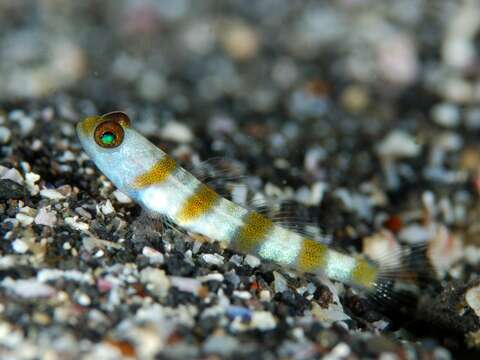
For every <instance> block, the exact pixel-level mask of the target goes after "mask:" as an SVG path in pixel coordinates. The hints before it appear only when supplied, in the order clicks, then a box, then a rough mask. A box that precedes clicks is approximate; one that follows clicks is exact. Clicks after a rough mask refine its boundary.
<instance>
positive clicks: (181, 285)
mask: <svg viewBox="0 0 480 360" xmlns="http://www.w3.org/2000/svg"><path fill="white" fill-rule="evenodd" d="M170 282H171V284H172V286H174V287H176V288H177V289H178V290H180V291H185V292H189V293H191V294H197V293H198V290H199V289H200V287H201V286H202V283H201V282H200V281H199V280H197V279H193V278H186V277H181V276H170Z"/></svg>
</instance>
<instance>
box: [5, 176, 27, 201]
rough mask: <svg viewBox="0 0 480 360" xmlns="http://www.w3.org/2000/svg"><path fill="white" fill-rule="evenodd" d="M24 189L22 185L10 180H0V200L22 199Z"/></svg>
mask: <svg viewBox="0 0 480 360" xmlns="http://www.w3.org/2000/svg"><path fill="white" fill-rule="evenodd" d="M24 194H25V189H24V188H23V186H22V185H20V184H18V183H17V182H15V181H13V180H10V179H1V180H0V200H9V199H15V200H18V199H23V197H24Z"/></svg>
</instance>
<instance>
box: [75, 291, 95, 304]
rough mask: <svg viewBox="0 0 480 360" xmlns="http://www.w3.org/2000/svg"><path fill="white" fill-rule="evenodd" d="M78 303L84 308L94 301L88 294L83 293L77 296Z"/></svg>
mask: <svg viewBox="0 0 480 360" xmlns="http://www.w3.org/2000/svg"><path fill="white" fill-rule="evenodd" d="M77 302H78V303H79V304H80V305H82V306H89V305H90V304H91V302H92V301H91V300H90V297H89V296H88V295H87V294H84V293H81V294H79V295H77Z"/></svg>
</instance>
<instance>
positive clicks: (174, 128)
mask: <svg viewBox="0 0 480 360" xmlns="http://www.w3.org/2000/svg"><path fill="white" fill-rule="evenodd" d="M161 136H162V138H163V139H165V140H170V141H175V142H179V143H189V142H191V141H192V140H193V133H192V131H191V130H190V128H189V127H188V126H186V125H185V124H182V123H179V122H177V121H170V122H169V123H167V124H166V125H165V126H164V127H163V129H162V131H161Z"/></svg>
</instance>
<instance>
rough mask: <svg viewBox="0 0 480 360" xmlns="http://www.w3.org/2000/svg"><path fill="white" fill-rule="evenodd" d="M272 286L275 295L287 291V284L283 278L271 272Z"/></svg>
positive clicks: (277, 273)
mask: <svg viewBox="0 0 480 360" xmlns="http://www.w3.org/2000/svg"><path fill="white" fill-rule="evenodd" d="M273 278H274V281H273V285H274V289H275V292H276V293H282V292H284V291H285V290H287V287H288V284H287V280H286V279H285V277H284V276H283V275H282V274H280V273H279V272H277V271H274V272H273Z"/></svg>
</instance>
